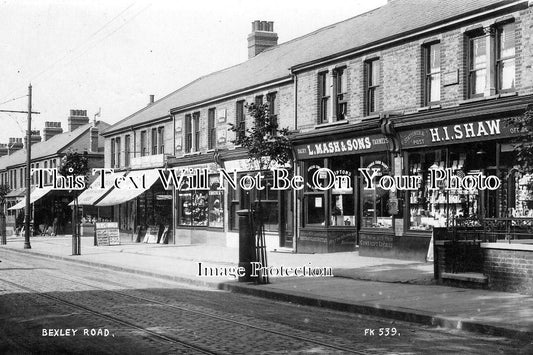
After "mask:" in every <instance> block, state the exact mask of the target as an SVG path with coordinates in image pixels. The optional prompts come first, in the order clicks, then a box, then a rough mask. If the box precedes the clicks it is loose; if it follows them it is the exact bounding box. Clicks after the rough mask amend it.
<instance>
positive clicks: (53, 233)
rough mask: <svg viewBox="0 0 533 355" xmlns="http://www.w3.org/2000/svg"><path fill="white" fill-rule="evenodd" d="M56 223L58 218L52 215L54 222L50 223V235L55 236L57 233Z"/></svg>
mask: <svg viewBox="0 0 533 355" xmlns="http://www.w3.org/2000/svg"><path fill="white" fill-rule="evenodd" d="M58 224H59V219H58V218H57V216H56V217H54V222H53V224H52V236H56V235H57V228H58Z"/></svg>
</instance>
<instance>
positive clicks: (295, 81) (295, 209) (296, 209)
mask: <svg viewBox="0 0 533 355" xmlns="http://www.w3.org/2000/svg"><path fill="white" fill-rule="evenodd" d="M291 75H292V79H293V105H294V131H296V130H297V129H298V75H296V74H295V73H294V72H292V73H291ZM291 146H292V144H291ZM292 157H293V158H292V166H293V170H294V175H295V176H296V175H300V166H299V165H298V162H297V160H296V151H295V150H294V147H293V149H292ZM292 194H293V199H292V205H293V208H292V210H293V217H292V219H293V226H292V229H293V233H292V236H293V237H292V238H293V239H292V251H293V253H297V252H298V248H297V245H296V244H297V240H298V232H299V228H298V227H299V223H300V219H299V216H300V210H299V207H300V204H299V203H298V195H299V193H298V191H296V190H293V191H292Z"/></svg>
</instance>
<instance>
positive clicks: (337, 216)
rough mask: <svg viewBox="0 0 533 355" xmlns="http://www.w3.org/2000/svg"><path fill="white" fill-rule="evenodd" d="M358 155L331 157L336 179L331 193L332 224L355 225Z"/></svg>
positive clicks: (331, 165)
mask: <svg viewBox="0 0 533 355" xmlns="http://www.w3.org/2000/svg"><path fill="white" fill-rule="evenodd" d="M358 161H359V158H358V157H342V158H331V161H330V169H331V171H332V172H333V174H334V176H335V178H336V181H335V184H334V186H333V187H332V189H331V190H330V193H331V212H330V216H331V218H330V220H331V225H332V226H355V222H356V221H355V193H354V191H355V175H356V174H355V172H356V171H357V168H358V167H359V164H358Z"/></svg>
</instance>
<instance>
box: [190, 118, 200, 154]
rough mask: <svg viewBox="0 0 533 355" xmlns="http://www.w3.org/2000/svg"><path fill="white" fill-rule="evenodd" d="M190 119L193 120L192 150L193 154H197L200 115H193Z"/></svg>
mask: <svg viewBox="0 0 533 355" xmlns="http://www.w3.org/2000/svg"><path fill="white" fill-rule="evenodd" d="M192 119H193V122H192V124H193V127H192V129H193V130H194V142H193V146H192V150H193V151H194V152H197V151H199V150H200V113H199V112H195V113H193V115H192Z"/></svg>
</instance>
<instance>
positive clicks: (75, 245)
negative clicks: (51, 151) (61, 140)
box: [58, 149, 89, 255]
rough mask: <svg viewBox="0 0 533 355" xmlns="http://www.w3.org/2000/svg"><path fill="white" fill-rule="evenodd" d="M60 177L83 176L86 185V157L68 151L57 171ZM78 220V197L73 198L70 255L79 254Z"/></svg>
mask: <svg viewBox="0 0 533 355" xmlns="http://www.w3.org/2000/svg"><path fill="white" fill-rule="evenodd" d="M58 172H59V174H61V175H62V176H65V177H66V176H84V177H85V184H87V179H88V178H87V176H88V174H89V159H88V158H87V156H86V155H85V154H84V155H80V154H79V153H78V152H75V151H73V150H71V149H69V150H68V151H67V153H66V155H65V156H64V157H63V158H62V159H61V164H60V166H59V169H58ZM79 221H80V219H79V216H78V195H77V194H76V196H75V198H74V211H73V214H72V255H80V254H81V236H80V223H79Z"/></svg>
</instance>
